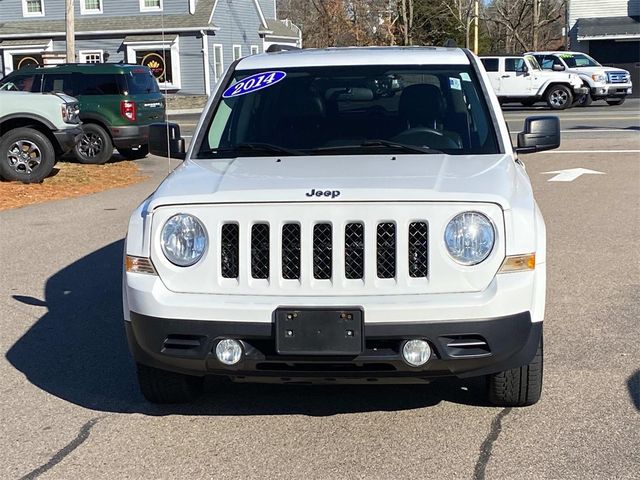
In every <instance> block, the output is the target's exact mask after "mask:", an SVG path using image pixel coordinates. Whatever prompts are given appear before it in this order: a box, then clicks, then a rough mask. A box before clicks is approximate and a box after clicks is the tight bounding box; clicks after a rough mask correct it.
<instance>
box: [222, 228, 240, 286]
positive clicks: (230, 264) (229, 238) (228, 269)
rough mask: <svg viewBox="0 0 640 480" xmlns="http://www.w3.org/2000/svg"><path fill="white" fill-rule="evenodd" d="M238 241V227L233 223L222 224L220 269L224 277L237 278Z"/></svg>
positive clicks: (238, 268)
mask: <svg viewBox="0 0 640 480" xmlns="http://www.w3.org/2000/svg"><path fill="white" fill-rule="evenodd" d="M239 243H240V237H239V228H238V225H236V224H235V223H227V224H225V225H223V226H222V233H221V235H220V248H221V257H220V270H221V272H222V276H223V277H224V278H238V273H239V270H240V267H239V254H238V248H239Z"/></svg>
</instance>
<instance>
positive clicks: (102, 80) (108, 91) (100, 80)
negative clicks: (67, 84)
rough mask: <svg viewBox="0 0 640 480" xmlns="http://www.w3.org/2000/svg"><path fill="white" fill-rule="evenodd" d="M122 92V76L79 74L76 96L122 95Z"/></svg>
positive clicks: (123, 87) (123, 82)
mask: <svg viewBox="0 0 640 480" xmlns="http://www.w3.org/2000/svg"><path fill="white" fill-rule="evenodd" d="M118 77H120V78H118ZM124 90H126V83H125V81H124V76H123V75H116V74H90V75H86V74H80V75H79V78H78V95H122V92H123V91H124Z"/></svg>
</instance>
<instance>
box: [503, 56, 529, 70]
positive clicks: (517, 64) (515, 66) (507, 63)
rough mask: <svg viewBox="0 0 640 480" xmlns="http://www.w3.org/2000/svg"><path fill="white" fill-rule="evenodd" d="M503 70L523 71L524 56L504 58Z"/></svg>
mask: <svg viewBox="0 0 640 480" xmlns="http://www.w3.org/2000/svg"><path fill="white" fill-rule="evenodd" d="M504 70H505V72H524V70H525V66H524V58H505V59H504Z"/></svg>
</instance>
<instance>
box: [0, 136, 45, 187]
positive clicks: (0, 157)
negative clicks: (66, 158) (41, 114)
mask: <svg viewBox="0 0 640 480" xmlns="http://www.w3.org/2000/svg"><path fill="white" fill-rule="evenodd" d="M55 163H56V152H55V150H54V148H53V145H52V144H51V141H50V140H49V139H48V138H47V136H46V135H45V134H44V133H42V132H40V131H38V130H35V129H33V128H28V127H21V128H15V129H13V130H10V131H8V132H7V133H5V134H4V135H3V136H2V138H1V139H0V177H3V178H5V179H7V180H17V181H19V182H23V183H39V182H41V181H42V180H44V179H45V178H46V177H47V176H48V175H49V174H50V173H51V170H53V166H54V165H55Z"/></svg>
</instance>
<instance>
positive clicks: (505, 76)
mask: <svg viewBox="0 0 640 480" xmlns="http://www.w3.org/2000/svg"><path fill="white" fill-rule="evenodd" d="M500 78H511V75H502V77H500Z"/></svg>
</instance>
